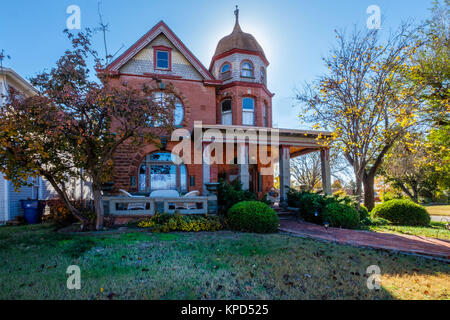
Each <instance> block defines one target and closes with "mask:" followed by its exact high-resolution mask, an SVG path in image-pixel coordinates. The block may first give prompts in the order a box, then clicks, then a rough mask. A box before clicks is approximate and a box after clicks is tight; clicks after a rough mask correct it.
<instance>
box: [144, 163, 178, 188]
mask: <svg viewBox="0 0 450 320" xmlns="http://www.w3.org/2000/svg"><path fill="white" fill-rule="evenodd" d="M150 185H151V187H152V190H175V189H176V188H177V167H176V166H174V165H152V166H151V168H150Z"/></svg>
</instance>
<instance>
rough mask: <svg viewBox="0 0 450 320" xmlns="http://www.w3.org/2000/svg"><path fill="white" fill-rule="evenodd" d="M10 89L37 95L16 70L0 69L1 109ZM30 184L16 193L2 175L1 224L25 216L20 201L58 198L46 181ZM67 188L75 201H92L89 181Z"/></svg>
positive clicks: (78, 180) (74, 181) (82, 181)
mask: <svg viewBox="0 0 450 320" xmlns="http://www.w3.org/2000/svg"><path fill="white" fill-rule="evenodd" d="M9 88H14V89H15V90H17V91H19V92H21V93H22V94H24V95H25V96H32V95H35V94H37V91H36V89H35V88H34V87H33V86H32V85H31V84H30V83H28V81H26V80H25V79H24V78H22V77H21V76H20V75H18V74H17V73H16V72H15V71H14V70H12V69H9V68H2V67H0V107H1V106H2V105H4V104H5V103H6V102H5V100H6V99H5V96H7V94H8V92H9ZM0 112H1V111H0ZM30 182H31V183H32V185H33V186H32V187H22V188H21V189H20V190H17V191H16V190H14V186H13V184H12V183H11V182H10V181H8V180H6V179H5V178H4V176H3V175H2V174H0V224H2V223H4V222H6V221H10V220H14V219H15V218H16V217H17V216H18V215H21V214H23V209H22V208H21V204H20V200H27V199H33V200H34V199H38V200H48V199H52V198H55V197H57V194H56V192H55V190H54V189H53V187H52V186H51V185H50V183H49V182H48V181H46V180H45V179H42V178H36V179H32V178H30ZM66 188H67V190H68V193H69V196H70V197H71V198H72V199H74V200H75V199H76V200H88V199H92V192H91V184H90V183H89V182H87V181H84V180H81V179H71V180H70V182H69V185H68V186H66Z"/></svg>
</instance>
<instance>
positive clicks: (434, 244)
mask: <svg viewBox="0 0 450 320" xmlns="http://www.w3.org/2000/svg"><path fill="white" fill-rule="evenodd" d="M280 231H283V232H288V233H292V234H295V235H298V236H301V237H305V238H313V239H320V240H326V241H332V242H338V243H341V244H349V245H354V246H360V247H370V248H375V249H377V248H378V249H386V250H393V251H398V252H405V253H410V254H419V255H424V256H431V257H435V258H440V259H447V260H449V261H450V241H445V240H439V239H434V238H427V237H419V236H411V235H400V234H392V233H380V232H371V231H361V230H348V229H337V228H329V229H328V230H326V229H325V228H324V227H322V226H319V225H316V224H312V223H307V222H303V221H296V220H292V219H289V220H280Z"/></svg>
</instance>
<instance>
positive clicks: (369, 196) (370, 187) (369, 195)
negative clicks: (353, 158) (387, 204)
mask: <svg viewBox="0 0 450 320" xmlns="http://www.w3.org/2000/svg"><path fill="white" fill-rule="evenodd" d="M363 183H364V206H365V207H366V208H367V210H369V212H370V211H372V209H373V208H374V207H375V195H374V193H375V189H374V183H375V175H373V174H368V175H367V174H365V175H364V179H363Z"/></svg>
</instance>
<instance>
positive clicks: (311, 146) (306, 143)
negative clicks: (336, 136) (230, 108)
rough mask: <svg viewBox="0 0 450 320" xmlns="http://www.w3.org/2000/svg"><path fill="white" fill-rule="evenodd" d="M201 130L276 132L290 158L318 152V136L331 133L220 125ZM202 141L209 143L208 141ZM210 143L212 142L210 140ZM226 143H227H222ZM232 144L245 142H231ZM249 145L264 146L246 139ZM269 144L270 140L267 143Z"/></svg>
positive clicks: (320, 147)
mask: <svg viewBox="0 0 450 320" xmlns="http://www.w3.org/2000/svg"><path fill="white" fill-rule="evenodd" d="M201 128H202V129H203V130H208V129H216V130H221V131H222V130H223V131H226V130H242V131H244V132H246V131H248V130H254V131H258V130H267V131H268V132H269V133H270V132H271V131H273V130H277V131H278V134H279V145H280V146H288V147H289V149H290V153H291V157H297V156H301V155H304V154H308V153H311V152H315V151H319V150H320V149H322V148H323V146H321V145H320V144H318V142H317V138H318V137H319V136H323V137H330V136H331V134H332V133H331V132H328V131H313V130H299V129H285V128H267V127H253V126H236V125H220V124H202V125H201ZM203 141H206V142H210V140H205V139H203ZM211 141H212V140H211ZM224 142H227V141H224ZM233 142H246V141H239V140H236V141H235V140H233ZM248 142H249V143H255V142H256V143H257V144H261V145H264V144H266V143H261V142H260V141H252V140H250V139H248ZM268 142H269V143H270V140H269V141H268Z"/></svg>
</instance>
